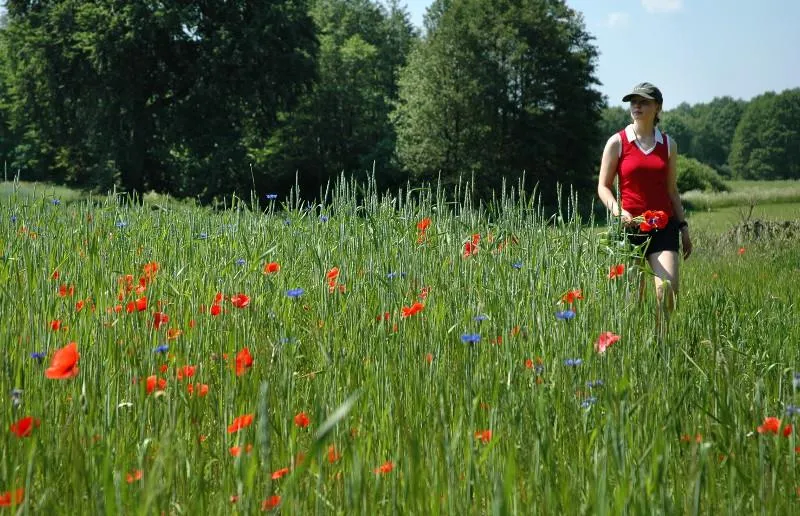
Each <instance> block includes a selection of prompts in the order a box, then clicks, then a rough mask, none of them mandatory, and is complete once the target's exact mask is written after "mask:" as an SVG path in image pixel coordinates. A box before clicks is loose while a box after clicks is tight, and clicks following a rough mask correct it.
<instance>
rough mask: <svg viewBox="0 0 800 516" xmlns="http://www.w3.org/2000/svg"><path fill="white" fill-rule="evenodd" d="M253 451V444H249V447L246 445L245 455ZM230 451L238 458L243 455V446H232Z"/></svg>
mask: <svg viewBox="0 0 800 516" xmlns="http://www.w3.org/2000/svg"><path fill="white" fill-rule="evenodd" d="M252 450H253V445H252V444H248V445H246V446H245V447H244V452H245V453H250V452H251V451H252ZM228 451H229V452H230V454H231V455H232V456H233V457H238V456H239V455H241V453H242V447H241V446H231V447H230V449H229V450H228Z"/></svg>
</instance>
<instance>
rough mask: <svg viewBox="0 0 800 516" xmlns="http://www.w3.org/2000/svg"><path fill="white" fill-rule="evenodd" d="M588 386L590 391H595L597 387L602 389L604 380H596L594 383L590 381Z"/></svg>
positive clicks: (587, 383)
mask: <svg viewBox="0 0 800 516" xmlns="http://www.w3.org/2000/svg"><path fill="white" fill-rule="evenodd" d="M586 386H587V387H588V388H590V389H594V388H595V387H602V386H603V380H594V381H592V380H589V381H588V382H586Z"/></svg>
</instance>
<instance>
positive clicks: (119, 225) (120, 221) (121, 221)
mask: <svg viewBox="0 0 800 516" xmlns="http://www.w3.org/2000/svg"><path fill="white" fill-rule="evenodd" d="M114 225H115V226H117V227H118V228H120V229H122V228H124V227H126V226H127V225H128V223H127V222H125V221H124V220H118V221H116V222H115V223H114Z"/></svg>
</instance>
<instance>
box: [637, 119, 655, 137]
mask: <svg viewBox="0 0 800 516" xmlns="http://www.w3.org/2000/svg"><path fill="white" fill-rule="evenodd" d="M654 129H655V124H654V123H653V122H652V121H646V120H634V121H633V130H634V131H636V134H637V135H638V136H639V137H640V138H641V137H645V138H647V137H650V136H652V135H653V134H654Z"/></svg>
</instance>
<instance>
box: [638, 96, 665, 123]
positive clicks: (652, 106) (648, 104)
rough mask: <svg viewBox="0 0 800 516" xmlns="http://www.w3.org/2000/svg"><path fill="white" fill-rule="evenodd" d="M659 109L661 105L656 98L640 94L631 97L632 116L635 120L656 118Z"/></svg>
mask: <svg viewBox="0 0 800 516" xmlns="http://www.w3.org/2000/svg"><path fill="white" fill-rule="evenodd" d="M659 111H661V106H659V105H658V104H657V103H656V101H655V100H652V99H646V98H644V97H639V96H638V95H637V96H635V97H633V98H632V99H631V116H632V117H633V119H634V120H655V118H656V115H657V114H658V112H659Z"/></svg>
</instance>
